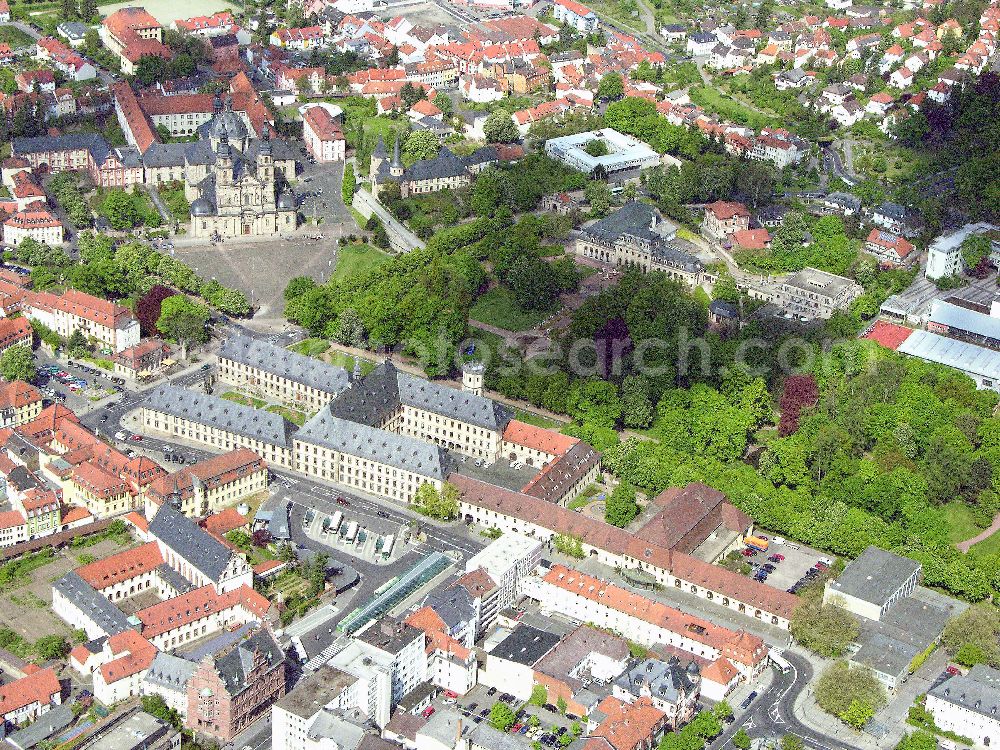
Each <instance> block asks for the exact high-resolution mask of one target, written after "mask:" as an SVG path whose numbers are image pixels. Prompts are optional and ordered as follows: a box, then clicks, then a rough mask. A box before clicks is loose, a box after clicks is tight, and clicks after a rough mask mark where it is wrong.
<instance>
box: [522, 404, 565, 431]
mask: <svg viewBox="0 0 1000 750" xmlns="http://www.w3.org/2000/svg"><path fill="white" fill-rule="evenodd" d="M514 419H516V420H518V421H519V422H524V423H525V424H533V425H534V426H535V427H544V428H545V429H547V430H548V429H558V428H559V427H562V426H563V423H562V422H557V421H556V420H554V419H549V418H548V417H543V416H542V415H541V414H535V412H533V411H525V410H524V409H515V410H514Z"/></svg>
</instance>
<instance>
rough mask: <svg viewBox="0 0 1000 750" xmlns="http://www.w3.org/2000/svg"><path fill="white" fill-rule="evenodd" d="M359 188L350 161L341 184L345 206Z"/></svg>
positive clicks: (349, 202)
mask: <svg viewBox="0 0 1000 750" xmlns="http://www.w3.org/2000/svg"><path fill="white" fill-rule="evenodd" d="M356 189H357V183H356V182H355V179H354V164H353V163H351V162H348V163H347V164H345V165H344V181H343V182H342V183H341V186H340V197H341V198H342V199H343V201H344V205H345V206H350V205H351V202H352V201H353V200H354V191H355V190H356ZM285 299H288V298H287V297H286V298H285Z"/></svg>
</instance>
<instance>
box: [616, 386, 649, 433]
mask: <svg viewBox="0 0 1000 750" xmlns="http://www.w3.org/2000/svg"><path fill="white" fill-rule="evenodd" d="M621 402H622V422H623V423H624V424H625V426H626V427H639V428H646V427H649V426H650V425H651V424H652V423H653V417H654V415H655V412H654V410H653V402H652V400H651V398H650V387H649V380H648V379H646V378H645V377H643V376H642V375H627V376H626V377H625V380H623V381H622V389H621Z"/></svg>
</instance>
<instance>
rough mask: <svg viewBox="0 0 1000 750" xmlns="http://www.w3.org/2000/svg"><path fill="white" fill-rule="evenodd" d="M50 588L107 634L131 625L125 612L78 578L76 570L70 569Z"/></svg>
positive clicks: (113, 633) (126, 628) (125, 628)
mask: <svg viewBox="0 0 1000 750" xmlns="http://www.w3.org/2000/svg"><path fill="white" fill-rule="evenodd" d="M52 588H54V589H55V590H56V591H58V592H59V593H61V594H62V595H63V596H65V597H66V598H67V599H68V600H69V601H71V602H72V603H73V604H74V606H76V608H77V609H79V610H80V611H81V612H83V613H84V614H85V615H86V616H87V617H88V618H90V619H91V620H93V621H94V622H95V623H97V625H98V626H99V627H100V628H102V629H103V630H104V632H105V633H107V634H108V635H115V634H116V633H121V632H123V631H125V630H128V629H129V628H131V627H132V625H130V624H129V621H128V618H127V617H126V616H125V613H124V612H122V611H121V610H120V609H118V607H116V606H115V605H114V604H112V603H111V602H110V601H108V599H107V598H106V597H105V596H103V595H101V594H99V593H98V592H97V590H96V589H95V588H94V587H93V586H91V585H90V584H89V583H87V582H86V581H85V580H83V579H82V578H80V576H79V575H78V574H77V573H76V571H72V570H71V571H70V572H69V573H67V574H66V575H64V576H63V577H62V578H60V579H59V580H58V581H56V582H55V583H53V584H52Z"/></svg>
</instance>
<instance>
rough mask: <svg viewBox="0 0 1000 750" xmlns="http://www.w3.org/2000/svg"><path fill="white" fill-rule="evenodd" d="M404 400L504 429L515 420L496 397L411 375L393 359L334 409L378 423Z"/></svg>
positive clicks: (333, 411) (334, 412) (358, 419)
mask: <svg viewBox="0 0 1000 750" xmlns="http://www.w3.org/2000/svg"><path fill="white" fill-rule="evenodd" d="M402 404H405V405H407V406H412V407H414V408H416V409H423V410H425V411H429V412H433V413H434V414H440V415H441V416H443V417H448V418H450V419H456V420H459V421H462V422H466V423H467V424H473V425H476V426H478V427H485V428H487V429H490V430H499V431H502V430H503V429H504V428H505V427H506V426H507V423H508V422H509V421H510V420H511V413H510V411H509V410H508V409H507V408H506V407H504V406H503V405H501V404H499V403H497V402H495V401H493V400H492V399H489V398H485V397H484V396H476V395H475V394H472V393H468V392H465V391H460V390H456V389H455V388H449V387H447V386H443V385H439V384H437V383H433V382H431V381H429V380H424V379H423V378H418V377H415V376H413V375H408V374H407V373H404V372H400V371H399V370H397V369H396V367H395V365H393V364H392V363H391V362H383V363H382V364H380V365H379V366H378V367H376V368H375V369H374V370H372V371H371V372H370V373H368V375H366V376H365V377H364V378H362V379H361V382H359V383H355V384H354V385H353V386H352V387H351V388H349V389H347V390H346V391H344V392H343V393H341V394H340V395H339V396H338V397H337V398H335V399H334V400H333V402H332V403H331V404H330V413H331V414H332V415H333V416H336V417H339V418H341V419H346V420H348V421H351V422H360V423H361V424H366V425H369V426H372V427H375V426H378V425H381V424H384V423H385V421H386V420H387V419H388V418H389V417H390V416H391V415H392V414H394V413H395V412H396V411H397V410H398V409H399V407H400V405H402Z"/></svg>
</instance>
